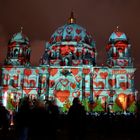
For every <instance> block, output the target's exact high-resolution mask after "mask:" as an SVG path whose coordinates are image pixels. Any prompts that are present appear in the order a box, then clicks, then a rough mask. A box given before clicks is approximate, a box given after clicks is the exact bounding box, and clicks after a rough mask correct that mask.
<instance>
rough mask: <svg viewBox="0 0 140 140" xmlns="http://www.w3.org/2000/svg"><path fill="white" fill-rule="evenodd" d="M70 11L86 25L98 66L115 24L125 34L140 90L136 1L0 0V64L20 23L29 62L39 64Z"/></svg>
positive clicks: (139, 29) (139, 14) (139, 13)
mask: <svg viewBox="0 0 140 140" xmlns="http://www.w3.org/2000/svg"><path fill="white" fill-rule="evenodd" d="M71 11H73V12H74V15H75V18H76V21H77V24H79V25H81V26H82V27H84V28H86V29H87V30H88V32H89V33H91V34H92V36H93V39H94V40H95V41H96V47H97V51H98V57H97V65H101V64H102V63H105V62H106V52H105V46H106V44H107V42H108V38H109V36H110V34H111V33H112V32H113V30H114V29H115V28H116V26H117V25H119V27H120V28H119V30H120V31H122V32H125V33H126V35H127V36H128V38H129V39H130V42H131V44H132V57H133V58H134V66H135V67H136V68H137V71H136V76H135V79H136V80H135V84H136V88H137V89H138V90H139V91H140V86H139V79H140V70H139V68H140V63H139V61H140V51H139V47H140V1H139V0H69V1H68V0H22V1H21V0H0V67H1V66H2V64H3V62H4V59H5V57H6V53H7V43H8V40H9V39H10V37H12V35H13V34H14V33H17V32H19V31H20V27H21V26H22V27H23V28H24V29H23V33H24V34H26V35H27V36H28V37H29V39H30V42H31V49H32V53H31V63H32V65H33V66H38V65H39V59H40V57H41V55H43V52H44V49H45V42H46V41H48V40H49V38H50V36H51V34H52V33H53V32H54V31H55V30H56V29H57V28H58V27H59V26H62V25H64V24H65V23H66V22H67V19H68V18H69V16H70V12H71Z"/></svg>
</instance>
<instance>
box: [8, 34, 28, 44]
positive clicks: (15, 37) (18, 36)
mask: <svg viewBox="0 0 140 140" xmlns="http://www.w3.org/2000/svg"><path fill="white" fill-rule="evenodd" d="M12 42H17V43H26V44H29V39H28V37H27V36H25V35H24V34H23V33H22V32H18V33H16V34H14V35H13V37H12V38H11V40H10V43H12Z"/></svg>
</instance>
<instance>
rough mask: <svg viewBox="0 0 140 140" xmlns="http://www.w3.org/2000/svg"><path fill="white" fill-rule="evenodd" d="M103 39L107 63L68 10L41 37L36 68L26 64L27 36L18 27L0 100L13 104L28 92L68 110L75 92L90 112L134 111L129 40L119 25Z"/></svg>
mask: <svg viewBox="0 0 140 140" xmlns="http://www.w3.org/2000/svg"><path fill="white" fill-rule="evenodd" d="M106 44H107V45H106V46H105V47H104V50H106V54H107V61H106V64H104V66H98V65H97V64H96V56H97V50H96V44H95V41H94V39H93V37H92V35H91V34H90V33H89V32H88V31H87V30H86V29H85V28H83V27H81V26H80V25H78V24H77V23H76V19H75V18H74V16H73V13H72V14H71V16H70V18H69V19H68V21H67V22H66V24H64V25H63V26H61V27H58V28H57V29H56V30H55V31H54V33H53V34H52V35H51V37H50V39H49V40H48V41H47V42H46V44H45V49H44V54H42V57H41V59H40V64H39V66H37V67H35V66H31V64H30V53H31V48H30V43H29V39H28V37H27V36H26V35H24V34H23V32H22V31H21V32H19V33H16V34H14V35H13V37H12V38H11V39H10V41H9V43H8V51H7V56H6V59H5V63H4V65H3V67H2V81H1V83H2V87H1V95H0V96H1V102H2V103H3V104H4V105H5V106H6V107H7V108H8V107H11V106H12V107H13V108H14V107H16V106H17V104H18V102H19V100H20V99H21V98H23V97H25V96H29V97H30V98H38V99H40V100H55V101H56V103H57V105H58V106H59V108H60V110H61V111H62V112H67V111H68V109H69V107H70V105H71V104H72V100H73V98H75V97H79V99H80V100H81V102H82V104H83V105H84V106H85V107H86V110H87V111H90V112H106V111H107V110H109V111H110V112H120V111H121V112H135V104H136V100H137V91H136V89H135V86H134V72H135V70H136V69H135V68H134V67H133V61H132V60H133V59H132V58H131V44H130V42H129V40H128V37H127V36H126V34H125V33H123V32H121V31H119V29H118V27H117V29H116V30H115V31H113V33H112V34H111V35H110V37H109V40H108V42H106ZM104 50H103V51H104Z"/></svg>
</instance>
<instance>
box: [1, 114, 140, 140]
mask: <svg viewBox="0 0 140 140" xmlns="http://www.w3.org/2000/svg"><path fill="white" fill-rule="evenodd" d="M55 123H56V125H57V127H54V128H52V127H51V124H49V123H48V125H47V124H45V125H44V124H43V123H42V124H40V125H39V126H38V124H37V126H36V124H35V125H34V127H35V129H36V128H37V127H40V128H37V129H36V131H32V129H33V128H28V130H29V131H28V140H45V139H46V140H55V139H56V140H70V139H72V140H74V139H76V140H78V139H79V140H82V139H85V140H139V139H140V132H139V128H140V119H139V117H138V116H135V115H129V116H124V115H119V116H114V115H111V114H110V115H100V116H96V117H95V116H89V115H88V116H87V117H86V119H85V123H84V128H80V127H75V128H70V126H71V125H70V124H71V123H72V122H70V121H69V120H68V119H67V116H66V115H60V116H59V119H58V120H57V122H55ZM52 125H54V124H52ZM76 125H77V124H76V123H75V126H76ZM54 126H55V125H54ZM48 127H49V128H50V129H51V131H50V130H49V128H48ZM19 129H20V130H21V129H22V128H18V127H17V126H13V127H11V128H10V129H9V130H8V132H7V133H6V135H5V136H3V133H2V130H0V140H6V139H7V140H18V139H20V140H27V139H26V138H25V137H20V136H19ZM72 129H73V130H72ZM77 129H79V130H77ZM24 130H26V129H24ZM76 131H77V132H76ZM21 132H24V134H25V133H26V131H23V130H22V131H21ZM25 135H26V134H25ZM75 135H77V136H75Z"/></svg>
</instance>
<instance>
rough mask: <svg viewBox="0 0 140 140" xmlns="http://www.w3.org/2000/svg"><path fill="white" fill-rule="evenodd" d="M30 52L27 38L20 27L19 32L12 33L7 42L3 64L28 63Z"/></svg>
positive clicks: (16, 64)
mask: <svg viewBox="0 0 140 140" xmlns="http://www.w3.org/2000/svg"><path fill="white" fill-rule="evenodd" d="M30 52H31V49H30V44H29V39H28V37H27V36H25V35H24V34H23V33H22V28H21V32H18V33H16V34H14V35H13V37H12V38H11V39H10V41H9V43H8V53H7V57H6V60H5V65H12V66H19V65H30Z"/></svg>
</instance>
